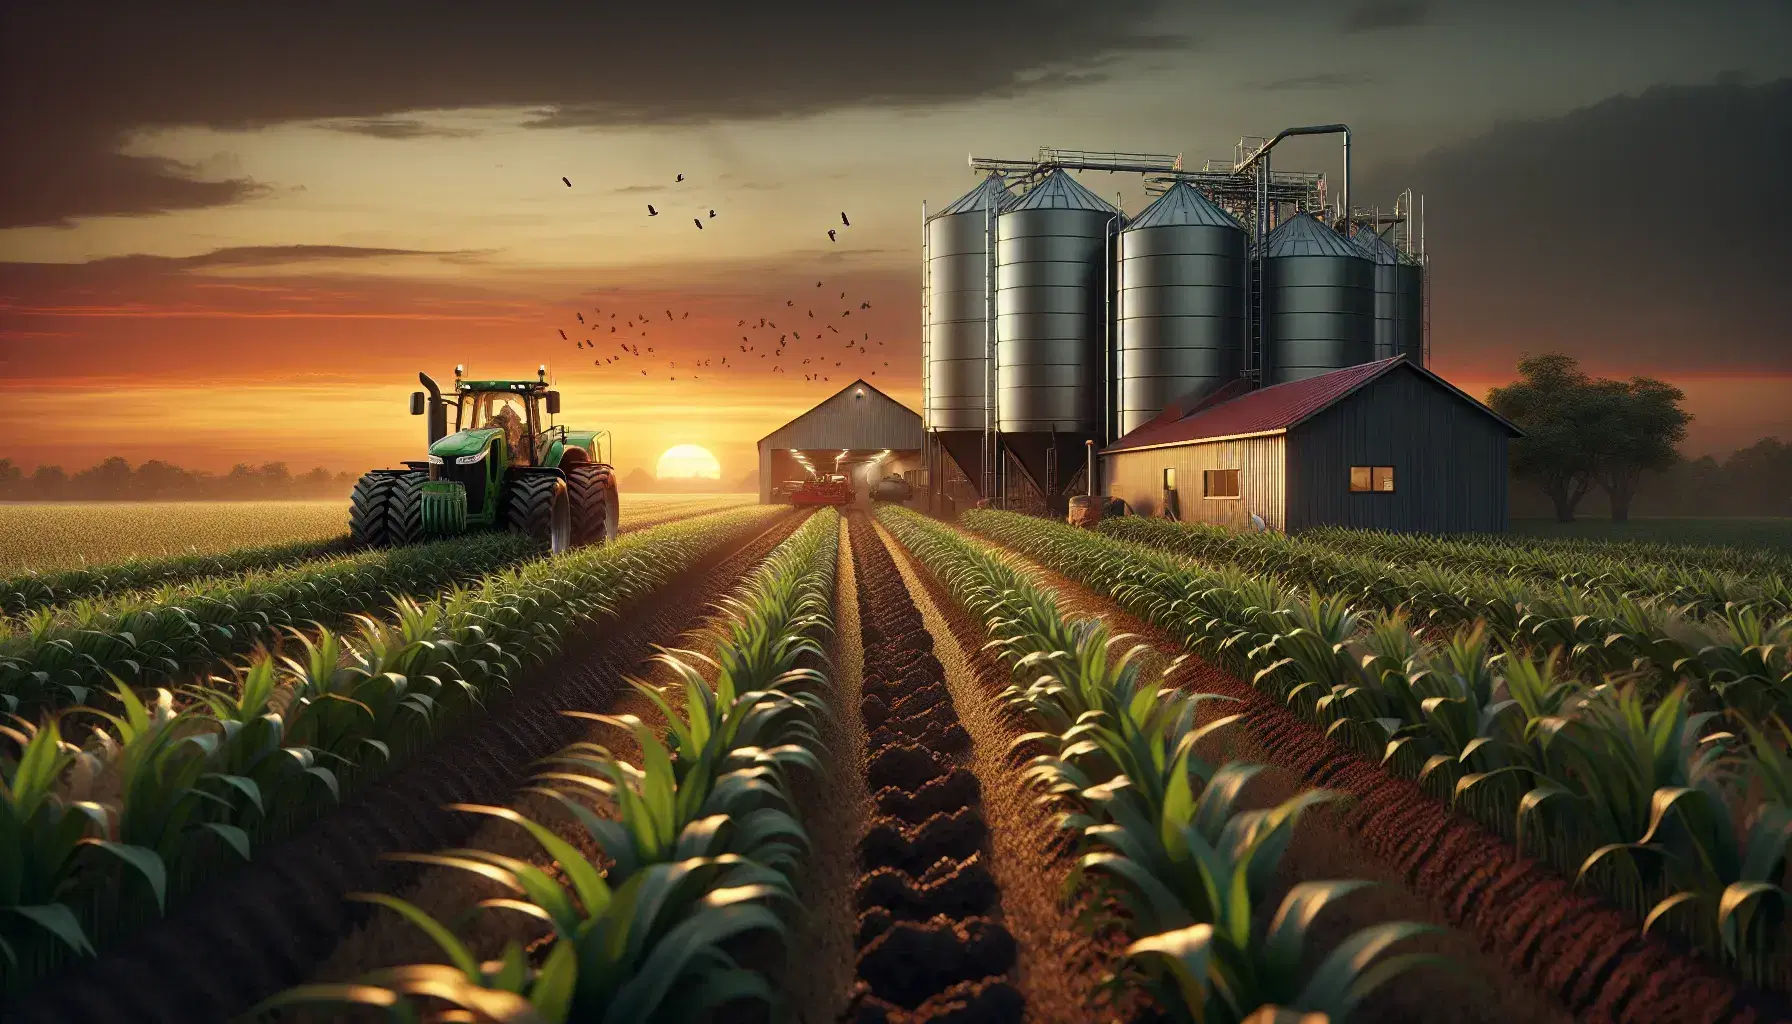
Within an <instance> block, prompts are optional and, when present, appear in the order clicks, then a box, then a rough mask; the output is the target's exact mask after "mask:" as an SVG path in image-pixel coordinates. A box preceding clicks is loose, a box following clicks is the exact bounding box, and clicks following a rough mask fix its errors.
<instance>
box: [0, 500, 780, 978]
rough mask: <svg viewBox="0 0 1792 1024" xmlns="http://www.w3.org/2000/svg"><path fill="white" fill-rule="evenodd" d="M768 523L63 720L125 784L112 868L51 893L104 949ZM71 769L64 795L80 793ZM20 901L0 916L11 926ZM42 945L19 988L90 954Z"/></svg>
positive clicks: (558, 577) (101, 836) (682, 527)
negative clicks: (582, 632)
mask: <svg viewBox="0 0 1792 1024" xmlns="http://www.w3.org/2000/svg"><path fill="white" fill-rule="evenodd" d="M768 514H775V510H761V509H757V508H754V509H742V510H738V511H733V512H724V513H720V514H718V515H717V516H715V517H712V518H706V519H700V520H691V521H684V522H679V523H674V524H671V525H668V526H666V527H663V528H661V529H658V530H652V531H643V532H640V533H634V534H630V535H628V536H627V537H625V538H623V539H622V540H620V541H618V542H617V543H614V544H610V545H606V546H604V547H601V548H586V549H579V550H577V551H574V552H572V553H570V554H568V555H566V556H562V557H560V558H556V559H545V560H539V561H535V562H531V563H529V564H527V565H525V566H523V567H521V568H518V569H516V570H513V571H510V572H506V573H500V574H498V575H496V576H493V577H490V578H488V579H486V580H484V581H482V582H481V583H480V584H479V585H478V586H477V587H458V588H455V589H453V590H451V591H450V592H449V593H448V594H446V595H444V596H442V597H439V598H437V599H435V600H433V601H429V602H416V601H409V600H400V601H398V602H397V604H396V606H395V608H394V610H393V612H392V613H391V614H390V617H389V618H387V619H376V618H373V617H371V616H364V617H361V618H360V619H359V620H357V621H359V623H360V628H359V630H358V631H357V632H355V633H353V634H351V635H346V636H344V635H341V634H338V633H335V632H334V631H332V630H329V629H318V630H316V632H315V635H302V636H300V637H299V646H300V648H301V649H302V652H303V653H302V656H301V657H293V656H283V657H281V658H278V659H276V658H275V657H273V656H271V655H269V654H266V653H263V654H260V655H258V656H257V657H255V658H254V659H252V660H251V661H250V662H249V663H248V664H246V665H244V666H241V667H240V668H239V670H238V671H237V672H235V673H234V674H233V675H232V676H231V677H229V678H215V679H214V680H213V682H212V684H211V685H207V686H194V687H190V688H188V690H187V691H185V695H186V696H187V697H188V698H189V700H188V701H187V702H186V703H185V705H184V706H179V707H177V706H176V704H175V700H174V694H173V693H172V692H171V691H168V690H165V689H163V690H153V691H150V692H149V694H148V699H147V700H145V699H142V698H140V697H139V696H138V694H137V692H136V691H135V690H134V689H133V688H132V687H130V686H127V685H122V684H120V685H117V686H116V688H115V690H114V692H113V697H112V701H111V704H112V706H115V707H116V708H118V710H117V711H112V710H105V709H99V710H90V709H85V708H83V709H69V710H67V711H65V712H63V715H64V716H65V717H66V716H68V715H73V714H75V713H77V711H78V712H79V713H81V714H84V715H89V716H90V717H91V718H92V719H94V720H97V721H98V722H99V727H98V728H95V729H93V730H91V733H90V736H89V738H88V752H87V757H88V758H89V760H91V762H92V764H91V766H90V767H88V768H87V769H86V770H85V771H84V773H83V774H85V775H86V776H87V777H88V778H92V777H93V776H95V775H103V776H104V777H105V778H107V779H112V780H116V783H117V789H116V792H115V793H113V794H111V795H109V796H106V797H104V798H103V799H102V800H100V801H99V802H98V803H95V804H93V805H92V807H93V808H94V814H93V815H92V816H91V818H90V820H91V822H92V829H91V831H92V835H91V837H90V838H91V839H92V840H94V843H93V845H95V846H96V850H97V851H101V852H104V853H109V854H111V856H110V857H107V858H105V859H103V860H97V861H92V862H90V863H85V864H82V863H77V862H74V861H64V862H62V863H63V869H64V870H65V874H63V875H59V876H57V878H56V880H55V881H54V884H53V885H52V888H54V889H55V895H56V898H57V900H58V902H60V903H62V904H63V905H65V906H67V907H68V908H69V909H70V911H71V913H73V914H74V915H75V918H76V920H77V922H79V923H80V924H81V925H82V927H83V930H84V934H85V935H87V936H89V937H91V939H92V942H98V941H99V940H101V939H109V938H112V937H114V936H116V935H117V934H119V933H122V932H124V931H127V930H129V928H130V927H132V926H133V925H135V924H137V923H139V922H141V921H143V920H145V919H147V918H149V917H152V916H153V915H154V914H156V913H158V912H160V910H161V908H162V906H163V903H164V901H165V899H171V898H175V897H179V896H182V895H184V894H186V893H187V892H189V891H191V890H192V889H193V888H194V887H195V883H196V882H197V881H199V880H200V879H202V878H204V877H207V876H208V875H209V874H210V873H212V872H214V871H217V870H222V869H227V868H228V867H229V866H230V865H231V864H232V863H234V862H239V861H241V860H242V859H244V858H247V857H249V856H251V855H252V853H253V848H254V846H255V845H256V844H257V843H258V842H262V841H265V840H267V839H268V838H271V837H273V836H277V835H280V834H284V833H285V832H288V831H290V830H292V829H293V828H296V827H299V826H300V825H302V824H303V823H304V822H307V821H310V820H312V819H314V818H315V817H316V816H317V815H318V814H320V813H322V812H323V811H324V810H325V809H326V808H327V807H329V806H330V805H331V804H332V803H333V802H334V801H335V800H336V799H337V798H338V797H339V795H340V794H341V792H342V791H344V790H346V789H349V788H352V787H354V786H357V785H360V784H363V783H364V782H366V781H367V780H369V779H372V778H376V777H378V775H379V774H380V773H381V772H383V771H385V770H387V769H388V768H390V767H391V766H392V765H394V764H397V763H399V762H400V761H402V760H405V759H407V758H409V757H412V756H414V755H415V754H417V753H419V752H421V751H422V750H424V749H426V748H427V747H428V746H429V745H430V743H432V742H433V738H434V736H435V735H437V733H438V732H439V730H440V729H441V728H442V727H443V726H444V725H445V724H446V723H447V722H449V721H450V720H453V719H455V718H458V717H464V716H467V715H472V714H477V713H479V712H480V711H481V710H482V709H483V706H484V702H485V701H486V700H487V699H489V698H490V697H491V696H493V695H495V694H497V693H500V692H502V690H503V689H504V688H505V687H507V686H508V685H509V684H510V681H511V680H512V679H513V678H514V677H515V676H516V674H517V673H518V672H519V671H521V670H522V669H523V668H524V667H525V666H528V665H533V664H538V663H540V662H541V661H543V660H544V659H547V658H550V657H552V656H553V655H554V654H556V653H557V652H558V651H559V650H560V649H561V646H562V643H563V638H564V637H565V636H566V634H567V632H568V631H569V630H570V629H571V628H572V627H573V626H575V625H577V624H579V623H583V622H588V621H591V620H593V619H594V618H597V617H599V616H602V615H606V614H611V613H613V612H614V611H616V610H619V609H621V608H624V607H626V606H628V605H629V604H630V603H632V602H634V601H638V600H640V599H641V598H642V597H644V596H645V595H646V594H648V593H650V592H651V591H652V590H654V589H655V588H657V587H659V586H661V585H663V584H664V583H665V582H666V581H668V580H670V579H671V578H672V577H673V576H674V575H675V574H676V573H678V572H680V571H682V570H683V569H684V568H685V567H687V566H689V565H691V564H692V563H693V562H695V561H696V560H697V559H698V558H700V557H701V556H702V555H703V554H704V553H705V552H706V551H709V550H711V549H712V548H714V547H715V546H717V545H719V544H721V543H725V542H726V541H727V540H729V539H730V538H733V537H738V536H741V535H742V534H744V533H745V532H746V531H747V530H749V529H751V528H753V527H754V526H755V525H758V524H761V523H763V522H764V521H765V519H766V518H767V516H768ZM33 763H36V762H33ZM67 768H68V765H64V766H63V768H62V769H59V777H61V780H60V782H54V781H53V782H52V783H51V785H52V787H53V788H54V787H56V786H58V785H60V787H61V788H63V789H65V790H67V789H69V788H71V787H72V786H73V784H72V783H71V782H70V781H69V780H68V779H67V778H66V776H68V775H70V774H72V773H70V772H69V771H67V770H66V769H67ZM29 777H33V778H34V777H35V776H29ZM22 792H27V793H28V792H30V789H29V788H27V789H25V790H22ZM13 802H14V800H13V799H12V798H10V797H9V800H8V804H9V805H10V804H11V803H13ZM76 805H77V806H86V805H85V804H80V803H78V802H77V804H76ZM32 806H33V807H38V806H41V804H32ZM13 813H15V814H18V815H19V816H20V817H21V818H23V817H25V816H26V815H25V814H23V813H21V812H18V811H14V812H13ZM32 813H38V812H35V811H34V812H32ZM46 813H47V812H46ZM24 898H27V897H26V896H21V897H20V899H24ZM18 905H19V906H34V905H35V904H25V903H20V904H18ZM11 906H13V905H12V904H0V914H5V913H7V912H8V910H9V908H10V907H11ZM33 941H34V942H35V943H36V945H34V946H33V947H32V950H31V951H30V958H29V963H30V965H31V966H30V968H29V969H28V970H26V969H24V968H22V969H21V971H22V973H21V979H22V980H30V979H31V978H34V977H37V976H40V975H41V973H42V972H43V970H44V969H47V968H48V967H50V966H52V965H53V964H54V963H56V962H57V961H58V960H59V959H61V958H62V957H65V956H67V955H69V954H70V953H74V954H86V953H88V952H89V948H88V946H85V945H80V944H75V945H71V944H69V943H66V942H55V941H52V938H51V937H46V936H45V935H44V934H37V935H36V937H35V938H34V939H33ZM92 942H90V943H89V945H91V944H92ZM25 960H26V957H25V956H24V955H21V961H22V963H23V962H24V961H25Z"/></svg>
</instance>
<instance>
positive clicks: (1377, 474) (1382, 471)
mask: <svg viewBox="0 0 1792 1024" xmlns="http://www.w3.org/2000/svg"><path fill="white" fill-rule="evenodd" d="M1350 489H1351V490H1352V491H1354V492H1358V493H1363V494H1369V493H1380V494H1392V493H1394V467H1392V466H1352V467H1350Z"/></svg>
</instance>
